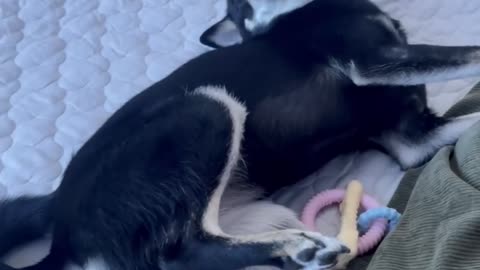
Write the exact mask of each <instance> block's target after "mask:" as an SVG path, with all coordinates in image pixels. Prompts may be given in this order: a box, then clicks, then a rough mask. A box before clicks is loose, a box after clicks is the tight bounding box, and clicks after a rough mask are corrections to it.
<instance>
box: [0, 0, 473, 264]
mask: <svg viewBox="0 0 480 270" xmlns="http://www.w3.org/2000/svg"><path fill="white" fill-rule="evenodd" d="M292 1H294V0H292ZM257 2H258V1H257ZM260 2H261V1H260ZM267 2H268V1H267ZM285 2H289V1H285ZM235 3H236V4H237V5H234V4H235ZM235 7H240V9H236V8H235ZM254 13H255V10H254V8H253V7H252V6H250V5H249V2H248V1H246V0H236V1H235V0H234V1H230V2H229V16H228V17H227V18H226V19H225V20H224V21H223V22H226V21H229V20H230V21H233V22H234V24H235V25H236V27H237V29H238V31H239V33H240V34H241V36H242V38H243V42H242V43H241V44H238V45H233V46H229V47H226V48H222V49H218V50H214V51H211V52H208V53H205V54H203V55H201V56H199V57H197V58H195V59H193V60H191V61H189V62H188V63H186V64H185V65H183V66H182V67H180V68H179V69H177V70H176V71H175V72H173V73H172V74H171V75H170V76H168V77H167V78H165V79H163V80H162V81H160V82H158V83H156V84H154V85H152V86H151V87H149V88H148V89H146V90H145V91H143V92H142V93H141V94H139V95H137V96H136V97H134V98H133V99H132V100H130V101H129V102H127V103H126V104H125V105H124V106H123V107H122V108H121V109H120V110H118V111H117V112H116V113H115V114H114V115H113V116H112V117H111V118H110V119H109V120H108V121H107V122H106V123H105V124H104V125H103V126H102V127H101V128H100V129H99V130H98V131H97V132H96V133H95V134H94V135H93V136H92V137H91V138H90V139H89V140H88V141H87V143H85V145H84V146H83V147H82V148H81V149H80V150H79V152H78V153H77V154H76V155H75V156H74V157H73V159H72V161H71V162H70V164H69V165H68V167H67V170H66V171H65V174H64V177H63V182H62V184H61V185H60V187H59V189H58V190H57V191H55V192H54V193H53V194H52V195H50V196H48V197H39V198H24V199H17V200H11V201H7V202H4V203H3V204H2V205H1V207H0V214H2V215H1V216H2V218H1V221H0V239H2V241H0V254H2V253H4V252H5V251H7V250H10V249H11V248H12V247H13V246H16V245H19V244H23V243H25V242H28V241H30V240H33V239H35V238H38V237H40V236H42V235H43V234H44V233H45V232H46V231H47V228H48V227H49V226H50V225H53V244H52V248H51V253H50V255H49V256H47V258H46V259H44V260H43V261H42V262H41V263H39V264H37V265H35V266H32V267H28V268H25V269H30V270H34V269H35V270H40V269H44V270H47V269H48V270H60V269H62V268H63V266H64V265H65V264H66V263H68V262H73V263H76V264H79V265H83V266H86V265H88V263H89V260H92V259H94V258H101V261H102V262H103V263H104V264H105V265H106V266H108V268H109V269H115V270H131V269H139V270H143V269H162V270H176V269H208V270H215V269H219V270H220V269H221V270H226V269H239V268H242V267H245V266H250V265H258V264H270V265H280V264H282V263H283V262H285V258H287V257H288V258H289V259H290V260H292V261H294V262H295V265H296V266H297V267H298V268H300V269H327V268H328V267H330V266H331V265H332V264H334V262H335V260H336V257H337V255H339V254H340V253H342V252H345V249H344V248H343V247H342V246H341V245H340V244H339V243H337V242H335V241H334V240H332V239H329V238H325V237H321V236H319V235H316V234H306V233H303V232H297V231H285V232H277V233H272V234H266V235H263V236H258V237H253V238H252V237H251V238H248V237H245V238H244V239H242V238H241V237H239V238H235V237H231V236H228V235H224V234H222V233H219V232H218V231H215V230H212V229H211V228H207V227H208V226H206V225H205V218H212V216H208V215H207V214H206V213H207V212H208V209H209V207H211V205H210V204H211V203H212V200H213V199H215V196H216V195H218V194H217V193H216V191H219V190H220V193H221V191H222V190H221V188H219V187H220V186H221V184H222V181H221V178H222V176H224V175H225V173H230V172H231V173H234V172H235V170H237V169H239V168H238V167H239V166H241V167H242V169H243V170H246V171H247V172H248V180H249V181H251V182H253V183H255V184H256V185H258V186H260V187H262V188H264V189H265V190H266V192H267V193H269V192H273V191H275V190H278V189H279V188H280V187H284V186H286V185H290V184H292V183H295V182H296V181H298V180H300V179H301V178H303V177H305V176H307V175H308V174H310V173H312V172H314V170H316V169H318V168H319V167H320V166H321V165H322V164H324V163H325V162H326V161H328V160H330V159H331V158H332V157H334V156H336V155H338V154H340V153H343V152H346V151H352V150H355V149H358V148H359V147H362V146H364V145H367V144H368V143H369V142H371V141H375V142H377V143H378V144H379V145H380V146H382V147H383V148H384V149H385V150H386V151H387V152H388V153H390V154H391V155H392V156H393V157H394V158H397V159H398V160H399V162H400V163H401V164H402V165H403V166H404V167H410V166H415V165H418V164H419V163H421V162H423V161H424V160H425V159H426V158H428V157H429V156H431V155H432V154H433V153H434V150H437V149H438V148H440V147H441V146H443V145H445V144H449V143H453V142H454V141H455V139H456V133H455V132H457V130H456V129H455V128H456V127H457V126H458V125H457V123H460V126H461V127H463V126H462V124H464V122H463V121H464V120H463V119H445V118H442V117H438V116H435V115H434V114H433V113H432V112H431V111H430V109H429V108H428V106H427V102H426V96H425V87H424V86H423V85H417V83H418V82H419V81H422V78H424V79H423V80H424V81H425V82H428V81H429V80H434V79H429V78H430V77H429V76H430V75H431V74H433V73H435V72H437V71H444V70H450V69H452V70H453V69H461V68H463V67H464V66H465V65H466V64H469V63H470V62H471V61H477V62H475V63H477V64H479V63H480V61H479V59H480V53H478V52H479V51H480V50H479V48H477V47H455V48H454V47H436V46H427V45H416V46H411V45H408V44H407V40H406V36H405V33H404V32H403V31H402V29H401V27H400V24H399V23H398V22H397V21H394V20H391V19H390V18H389V17H388V16H387V15H385V14H384V13H382V12H381V11H380V10H379V9H378V8H377V7H376V6H375V5H373V4H372V3H370V2H369V1H366V0H314V1H312V2H311V3H308V4H306V5H305V6H302V7H298V9H295V10H292V11H291V12H288V13H285V14H280V15H279V16H277V17H275V19H274V20H272V21H271V22H269V23H268V24H262V25H259V26H258V27H256V28H251V29H247V27H245V25H244V22H245V20H244V19H248V18H250V17H252V16H253V14H254ZM223 22H222V23H223ZM218 26H219V25H216V26H215V27H213V28H212V29H210V30H209V31H207V32H206V34H205V35H203V36H202V40H203V41H204V42H205V43H207V41H208V44H210V45H212V46H215V42H213V41H209V40H210V39H211V35H212V34H217V33H218V32H219V31H218V29H217V27H218ZM477 54H478V58H475V57H477ZM470 58H473V60H471V59H470ZM463 75H465V76H467V75H472V74H469V73H468V72H464V73H462V74H458V75H452V74H450V73H448V74H446V75H445V78H446V79H452V78H454V77H455V76H456V77H461V76H463ZM402 76H404V77H402ZM399 78H400V79H399ZM402 81H403V83H402ZM389 82H390V83H391V85H389V84H390V83H389ZM402 84H403V85H402ZM209 85H210V86H222V87H225V89H226V90H227V91H228V93H230V94H232V95H233V96H235V97H237V98H238V99H239V100H240V101H241V102H242V103H244V104H245V107H246V110H247V111H248V113H249V115H248V117H247V120H246V122H245V129H244V132H243V127H242V132H241V133H242V134H243V136H244V138H245V140H244V143H243V149H244V151H243V160H244V163H239V164H237V163H236V162H234V164H233V165H234V166H233V167H232V168H229V167H228V166H227V165H228V164H229V160H230V157H231V156H230V155H231V153H233V152H235V151H237V152H238V151H240V149H239V147H236V146H235V143H234V141H235V139H234V137H235V123H238V119H237V118H241V115H240V116H239V115H235V114H232V111H231V110H230V111H229V110H228V109H229V107H228V106H227V103H228V102H227V103H222V102H220V101H218V100H215V99H214V98H212V97H211V96H209V95H206V94H189V93H191V92H192V91H193V90H195V89H198V88H201V87H205V86H209ZM209 89H210V90H211V91H213V92H215V93H219V91H220V90H218V88H216V87H210V88H209ZM220 92H221V91H220ZM224 98H226V99H228V100H229V102H234V99H231V98H229V97H228V95H224ZM236 106H237V107H238V106H239V107H242V105H240V104H238V103H237V104H236ZM242 108H243V107H242ZM230 109H231V108H230ZM229 112H230V113H229ZM236 117H237V118H236ZM469 123H470V122H468V124H469ZM465 126H467V124H465ZM450 127H451V128H452V129H453V131H450V129H449V128H450ZM237 131H238V130H237ZM442 132H447V133H449V132H450V133H452V134H453V135H452V134H450V133H449V134H447V135H448V136H444V134H443V133H442ZM431 140H435V142H436V143H435V144H431V143H429V142H430V141H431ZM237 142H238V141H237ZM398 147H403V148H401V150H402V151H404V150H405V149H407V150H408V151H415V150H417V149H418V151H417V152H416V154H418V157H415V158H414V159H413V160H408V158H407V160H405V157H404V156H403V155H402V154H403V152H401V151H399V150H398ZM404 148H405V149H404ZM242 164H244V165H245V166H243V165H242ZM212 222H213V221H212ZM28 229H31V230H30V232H29V233H26V232H25V231H26V230H28ZM262 237H263V238H262ZM3 239H8V241H3ZM332 255H333V256H332ZM105 265H104V266H105ZM97 266H98V265H97ZM0 269H1V270H4V269H11V268H10V267H8V266H5V265H4V266H2V265H0Z"/></svg>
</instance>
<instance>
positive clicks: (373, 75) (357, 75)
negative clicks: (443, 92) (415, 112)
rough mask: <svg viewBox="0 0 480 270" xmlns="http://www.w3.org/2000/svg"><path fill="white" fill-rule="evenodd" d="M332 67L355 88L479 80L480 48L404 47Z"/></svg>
mask: <svg viewBox="0 0 480 270" xmlns="http://www.w3.org/2000/svg"><path fill="white" fill-rule="evenodd" d="M367 56H368V57H367ZM333 65H334V66H336V67H337V68H339V69H340V70H341V71H342V72H343V73H344V74H345V75H347V76H348V77H350V79H351V80H352V81H353V82H354V83H355V84H356V85H404V86H408V85H420V84H427V83H433V82H440V81H448V80H455V79H462V78H467V77H475V76H479V77H480V47H478V46H463V47H461V46H458V47H448V46H433V45H403V46H400V47H393V48H384V49H380V50H378V51H376V52H374V53H369V54H365V57H363V56H362V57H359V58H358V59H344V60H340V61H336V60H335V61H333Z"/></svg>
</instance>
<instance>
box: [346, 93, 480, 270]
mask: <svg viewBox="0 0 480 270" xmlns="http://www.w3.org/2000/svg"><path fill="white" fill-rule="evenodd" d="M478 111H480V84H479V85H477V86H476V87H475V88H474V89H473V90H472V91H471V92H470V93H469V95H467V96H466V97H465V98H464V99H463V100H462V101H461V102H459V103H458V104H457V105H455V106H454V107H453V108H452V109H451V110H450V111H449V112H448V113H447V114H448V116H459V115H464V114H468V113H472V112H478ZM390 207H393V208H396V209H398V210H399V211H400V212H402V213H403V216H402V219H401V222H400V224H399V226H398V227H397V229H396V230H395V231H394V232H392V233H391V234H389V236H388V237H387V238H386V239H385V240H384V241H383V243H382V244H381V245H380V247H379V248H378V249H377V251H376V252H375V254H374V255H370V256H366V257H363V258H359V259H357V260H356V261H354V262H353V263H352V265H351V266H350V267H349V268H348V269H354V270H364V269H367V270H393V269H399V270H400V269H401V270H430V269H431V270H441V269H448V270H453V269H455V270H457V269H458V270H462V269H465V270H466V269H480V247H479V246H478V245H480V124H477V125H475V126H474V127H472V128H471V129H470V130H469V131H468V132H467V133H466V134H465V135H463V136H462V137H461V138H460V140H459V141H458V142H457V144H456V146H455V147H445V148H444V149H442V150H441V151H440V152H439V153H438V154H437V155H436V156H435V157H434V158H433V159H432V161H430V162H429V163H428V164H427V165H425V166H424V167H422V168H419V169H416V170H412V171H410V172H408V173H407V175H406V176H405V178H404V179H403V180H402V182H401V184H400V186H399V188H398V190H397V192H396V194H395V195H394V197H393V198H392V201H391V202H390Z"/></svg>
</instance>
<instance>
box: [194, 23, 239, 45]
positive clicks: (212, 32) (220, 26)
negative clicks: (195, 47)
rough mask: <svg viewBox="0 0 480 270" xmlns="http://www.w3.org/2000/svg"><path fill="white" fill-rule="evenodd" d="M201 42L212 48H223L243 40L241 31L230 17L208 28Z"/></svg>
mask: <svg viewBox="0 0 480 270" xmlns="http://www.w3.org/2000/svg"><path fill="white" fill-rule="evenodd" d="M200 42H201V43H202V44H203V45H205V46H209V47H212V48H216V49H217V48H222V47H227V46H231V45H235V44H238V43H241V42H242V36H241V35H240V31H239V30H238V28H237V27H236V25H235V23H233V21H232V20H230V19H229V18H228V17H225V18H223V19H222V20H221V21H219V22H218V23H216V24H214V25H213V26H211V27H210V28H209V29H207V30H206V31H205V32H204V33H203V34H202V35H201V36H200Z"/></svg>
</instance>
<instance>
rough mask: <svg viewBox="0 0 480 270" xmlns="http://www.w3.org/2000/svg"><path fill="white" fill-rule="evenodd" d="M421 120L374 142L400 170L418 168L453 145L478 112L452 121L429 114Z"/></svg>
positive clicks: (386, 134) (477, 118)
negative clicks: (392, 158) (445, 147)
mask: <svg viewBox="0 0 480 270" xmlns="http://www.w3.org/2000/svg"><path fill="white" fill-rule="evenodd" d="M423 117H424V119H421V120H415V121H409V122H408V123H406V124H405V125H404V126H403V127H402V129H400V130H397V131H393V132H388V133H385V134H383V135H382V136H380V137H379V138H376V139H375V140H374V141H375V142H377V143H379V144H380V145H382V146H383V147H384V148H385V150H386V151H387V152H388V153H389V154H390V155H391V156H392V157H394V158H395V159H397V161H398V162H399V163H400V165H401V166H402V168H403V169H408V168H413V167H416V166H419V165H422V164H423V163H425V162H426V161H428V160H429V159H430V158H431V157H432V156H433V155H435V154H436V153H437V151H438V150H439V149H440V148H442V147H444V146H446V145H452V144H455V143H456V142H457V140H458V138H459V137H460V136H461V135H462V134H463V133H464V132H465V131H466V130H467V129H469V128H470V127H471V126H473V125H474V124H475V123H477V122H479V121H480V113H473V114H469V115H465V116H461V117H457V118H452V119H445V118H442V117H437V116H434V115H433V114H427V115H424V116H423ZM422 120H425V121H422Z"/></svg>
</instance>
